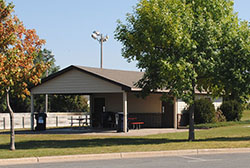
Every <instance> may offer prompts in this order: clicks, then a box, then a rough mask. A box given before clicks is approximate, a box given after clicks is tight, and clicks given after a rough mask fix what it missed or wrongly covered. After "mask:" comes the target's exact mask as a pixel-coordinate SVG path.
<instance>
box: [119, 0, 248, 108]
mask: <svg viewBox="0 0 250 168" xmlns="http://www.w3.org/2000/svg"><path fill="white" fill-rule="evenodd" d="M126 22H127V23H126V24H123V23H122V22H120V21H118V26H117V29H116V31H115V37H116V39H117V40H118V41H120V42H121V43H122V44H123V48H122V55H123V57H124V58H126V59H127V60H128V61H133V60H136V61H137V67H138V68H140V69H142V70H144V71H145V75H144V77H143V78H142V79H141V80H140V81H139V82H138V86H139V87H141V88H143V91H144V93H145V94H148V93H149V92H150V91H153V90H156V89H167V90H169V91H170V92H169V94H171V95H175V96H177V97H178V98H182V99H183V100H184V101H185V102H187V103H188V104H192V103H193V100H194V98H193V97H194V93H195V89H194V86H196V89H197V90H199V91H208V92H211V93H214V94H215V95H221V94H225V89H226V85H225V86H222V87H221V86H220V84H221V83H223V82H226V81H223V80H218V81H216V79H218V78H221V76H222V75H223V73H222V72H221V73H219V74H218V72H219V71H218V69H217V68H218V67H219V66H220V65H219V64H220V63H222V62H224V61H225V60H224V58H223V56H224V55H227V56H228V57H229V58H231V57H232V56H231V55H228V54H227V53H225V52H223V51H224V48H225V46H224V45H225V43H226V42H227V41H225V39H224V38H225V34H226V35H227V36H229V37H228V38H229V39H230V40H233V39H234V37H235V36H234V35H231V33H230V32H228V30H229V29H230V26H232V27H235V25H238V26H239V24H238V18H237V15H236V14H234V12H233V1H231V0H214V1H204V0H141V1H140V2H139V3H138V4H137V6H136V7H135V9H134V12H133V13H132V14H128V15H127V18H126ZM236 27H237V26H236ZM234 31H235V29H234ZM231 42H232V43H233V41H231ZM228 49H229V50H230V48H228ZM235 49H236V48H235ZM245 52H248V51H245ZM223 54H224V55H223ZM234 56H237V57H239V56H240V55H239V53H237V54H236V55H234ZM248 65H249V64H248Z"/></svg>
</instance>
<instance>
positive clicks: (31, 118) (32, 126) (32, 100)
mask: <svg viewBox="0 0 250 168" xmlns="http://www.w3.org/2000/svg"><path fill="white" fill-rule="evenodd" d="M30 127H31V130H32V131H34V130H35V129H34V95H33V94H31V113H30Z"/></svg>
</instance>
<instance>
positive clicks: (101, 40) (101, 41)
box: [100, 34, 103, 68]
mask: <svg viewBox="0 0 250 168" xmlns="http://www.w3.org/2000/svg"><path fill="white" fill-rule="evenodd" d="M100 43H101V65H100V66H101V68H102V61H103V47H102V45H103V36H102V34H101V39H100Z"/></svg>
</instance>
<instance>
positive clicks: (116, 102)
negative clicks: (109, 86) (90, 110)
mask: <svg viewBox="0 0 250 168" xmlns="http://www.w3.org/2000/svg"><path fill="white" fill-rule="evenodd" d="M93 98H105V111H111V112H122V111H123V110H122V93H105V94H93Z"/></svg>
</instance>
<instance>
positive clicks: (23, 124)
mask: <svg viewBox="0 0 250 168" xmlns="http://www.w3.org/2000/svg"><path fill="white" fill-rule="evenodd" d="M22 125H23V128H24V117H22Z"/></svg>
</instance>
